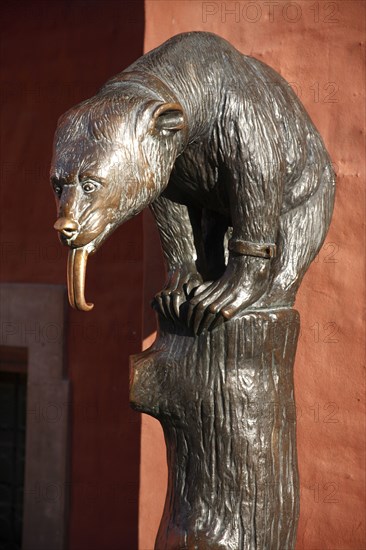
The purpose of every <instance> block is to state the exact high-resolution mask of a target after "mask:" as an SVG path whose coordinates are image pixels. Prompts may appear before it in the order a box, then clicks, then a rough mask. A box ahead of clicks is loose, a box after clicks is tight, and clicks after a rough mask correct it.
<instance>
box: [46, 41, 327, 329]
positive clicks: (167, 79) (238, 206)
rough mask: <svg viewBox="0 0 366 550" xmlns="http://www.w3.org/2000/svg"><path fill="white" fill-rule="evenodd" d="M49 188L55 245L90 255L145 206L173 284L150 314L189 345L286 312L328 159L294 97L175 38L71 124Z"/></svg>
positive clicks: (239, 62) (259, 68)
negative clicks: (251, 319)
mask: <svg viewBox="0 0 366 550" xmlns="http://www.w3.org/2000/svg"><path fill="white" fill-rule="evenodd" d="M88 181H91V182H92V185H94V186H95V189H94V190H93V191H91V192H90V191H89V192H84V190H83V185H84V187H85V182H88ZM52 182H53V185H54V187H55V188H56V191H57V194H58V197H57V203H58V212H59V216H60V217H61V218H62V219H63V220H64V223H63V224H61V225H62V227H61V228H60V227H57V229H58V230H59V231H60V232H61V235H62V237H61V238H62V240H63V242H64V243H65V244H66V245H69V246H71V247H72V248H81V247H86V249H87V251H88V253H91V252H93V251H94V250H96V249H97V248H98V247H99V246H100V244H101V243H102V242H103V240H104V239H105V238H106V237H107V236H108V235H109V234H110V233H111V232H112V231H113V229H114V228H115V227H117V226H118V225H119V224H121V223H122V222H124V221H126V220H127V219H129V218H131V217H132V216H134V215H135V214H137V213H138V212H140V211H141V210H142V209H143V208H145V207H146V206H147V205H150V207H151V209H152V211H153V213H154V215H155V218H156V221H157V224H158V227H159V231H160V235H161V241H162V246H163V251H164V255H165V258H166V261H167V268H168V273H169V276H168V281H167V284H166V287H165V288H164V289H163V291H162V292H161V293H159V294H158V295H157V296H156V299H155V305H156V308H157V309H158V310H159V311H160V312H161V313H163V314H164V315H165V316H168V317H169V316H170V317H172V318H173V319H174V318H175V319H176V318H180V320H182V321H183V322H187V319H188V322H189V323H191V324H192V326H193V327H194V330H195V332H199V331H201V330H202V329H207V328H209V327H210V326H213V325H214V324H217V323H219V322H220V321H222V320H223V319H229V318H232V317H233V316H234V315H235V314H237V313H238V312H240V311H243V310H246V309H248V308H249V309H251V310H252V309H258V308H270V307H279V306H280V307H282V306H291V305H292V304H293V302H294V299H295V294H296V291H297V289H298V287H299V284H300V282H301V279H302V277H303V275H304V273H305V271H306V270H307V268H308V266H309V264H310V263H311V261H312V260H313V258H314V257H315V255H316V254H317V252H318V250H319V248H320V246H321V244H322V243H323V240H324V237H325V235H326V232H327V229H328V225H329V222H330V217H331V213H332V208H333V196H334V174H333V170H332V166H331V162H330V159H329V157H328V154H327V152H326V150H325V147H324V144H323V142H322V140H321V138H320V136H319V133H318V132H317V130H316V129H315V127H314V125H313V123H312V122H311V120H310V118H309V116H308V115H307V113H306V112H305V110H304V108H303V106H302V105H301V103H300V101H299V100H298V98H297V97H296V95H295V94H294V92H293V91H292V89H291V87H290V86H289V85H288V84H287V83H286V81H285V80H284V79H283V78H281V77H280V76H279V75H278V74H277V73H276V72H275V71H273V70H272V69H271V68H269V67H268V66H266V65H265V64H263V63H262V62H260V61H258V60H256V59H254V58H251V57H248V56H245V55H242V54H241V53H240V52H238V51H237V50H236V49H234V48H233V47H232V46H231V45H230V44H229V43H228V42H226V41H225V40H223V39H222V38H219V37H218V36H215V35H213V34H210V33H202V32H193V33H186V34H182V35H178V36H175V37H173V38H172V39H170V40H169V41H168V42H166V43H164V44H163V45H162V46H160V47H159V48H157V49H155V50H153V51H151V52H150V53H148V54H146V55H144V56H143V57H141V58H140V59H139V60H137V61H136V62H135V63H134V64H133V65H131V66H130V67H129V68H128V69H126V70H125V71H123V72H122V73H120V74H119V75H117V76H116V77H114V78H112V79H111V80H110V81H108V82H107V83H106V84H105V85H104V86H103V88H102V89H101V90H100V91H99V92H98V94H97V95H96V96H95V97H93V98H91V99H89V100H87V101H85V102H83V103H81V104H80V105H78V106H76V107H74V108H73V109H71V110H70V111H69V112H67V113H66V114H65V115H64V116H63V117H62V118H61V119H60V122H59V125H58V129H57V132H56V138H55V152H54V158H53V163H52ZM93 182H94V183H93ZM87 188H88V184H87ZM70 223H71V224H74V225H75V224H76V226H77V229H74V230H71V232H70V230H69V229H68V224H70ZM228 231H229V236H230V235H232V238H233V239H235V240H239V241H240V240H242V241H245V243H247V242H249V243H254V245H256V244H267V243H273V244H276V245H277V256H276V258H271V259H268V258H261V257H253V256H249V255H242V254H236V253H235V252H230V253H228V252H227V236H226V235H227V234H228V233H227V232H228ZM225 236H226V237H225ZM225 258H227V262H226V260H225ZM77 263H78V265H79V264H80V262H77ZM79 278H80V277H79ZM81 279H82V277H81V278H80V280H81ZM193 288H195V292H194V296H193V295H192V294H193V293H192V292H191V291H192V289H193ZM75 294H78V289H77V288H75ZM184 302H186V310H187V311H184V308H181V307H180V306H181V305H182V304H183V303H184ZM76 307H77V304H76ZM186 315H188V317H187V316H186Z"/></svg>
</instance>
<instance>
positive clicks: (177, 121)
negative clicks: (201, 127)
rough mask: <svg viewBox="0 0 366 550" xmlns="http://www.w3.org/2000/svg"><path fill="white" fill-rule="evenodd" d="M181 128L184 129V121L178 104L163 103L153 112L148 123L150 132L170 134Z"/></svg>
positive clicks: (181, 109)
mask: <svg viewBox="0 0 366 550" xmlns="http://www.w3.org/2000/svg"><path fill="white" fill-rule="evenodd" d="M183 128H186V121H185V117H184V112H183V108H182V106H181V105H180V103H164V104H163V105H159V107H157V108H156V109H155V111H154V112H153V115H152V120H151V123H150V130H151V131H152V132H154V133H155V132H157V133H170V132H177V131H178V130H183Z"/></svg>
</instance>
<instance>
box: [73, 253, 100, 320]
mask: <svg viewBox="0 0 366 550" xmlns="http://www.w3.org/2000/svg"><path fill="white" fill-rule="evenodd" d="M87 261H88V250H87V249H86V248H85V247H81V248H73V249H72V250H70V252H69V256H68V259H67V290H68V294H69V302H70V305H71V306H72V307H73V308H75V309H79V310H81V311H90V310H91V309H93V307H94V304H89V303H87V302H86V301H85V297H84V291H85V273H86V264H87Z"/></svg>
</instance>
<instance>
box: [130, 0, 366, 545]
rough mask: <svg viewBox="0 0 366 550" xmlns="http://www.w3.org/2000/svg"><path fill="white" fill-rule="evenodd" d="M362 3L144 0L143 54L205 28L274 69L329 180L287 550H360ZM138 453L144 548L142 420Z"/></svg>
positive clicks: (156, 458)
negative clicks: (296, 104) (310, 131)
mask: <svg viewBox="0 0 366 550" xmlns="http://www.w3.org/2000/svg"><path fill="white" fill-rule="evenodd" d="M365 6H366V5H365V3H364V2H363V1H353V0H350V1H335V2H323V1H315V2H313V1H301V0H297V1H295V2H285V1H282V0H276V1H275V2H267V1H256V2H249V1H241V2H220V1H213V2H202V1H196V0H179V1H174V0H160V1H158V2H157V1H156V0H146V1H145V10H146V28H145V51H148V50H150V49H151V48H153V47H155V46H157V45H159V44H160V43H162V42H163V41H164V40H166V39H168V38H169V37H170V36H172V35H174V34H177V33H179V32H184V31H190V30H207V31H211V32H215V33H217V34H220V35H221V36H223V37H224V38H226V39H228V40H229V41H231V42H232V43H233V44H234V45H235V46H236V47H237V48H238V49H239V50H241V51H242V52H243V53H246V54H249V55H252V56H254V57H257V58H258V59H260V60H262V61H264V62H266V63H268V64H269V65H271V66H272V67H273V68H274V69H276V70H277V71H279V72H280V73H281V74H282V75H283V76H284V77H285V78H286V79H287V80H288V81H289V82H291V83H292V84H293V86H294V88H295V89H297V92H298V94H299V95H300V97H301V99H302V101H303V103H304V105H305V106H306V108H307V110H308V112H309V113H310V115H311V117H312V118H313V120H314V122H315V124H316V125H317V127H318V129H319V130H320V132H321V134H322V136H323V138H324V141H325V143H326V145H327V147H328V150H329V152H330V154H331V156H332V159H333V161H334V165H335V168H336V172H337V175H338V186H337V200H336V206H335V211H334V218H333V222H332V226H331V230H330V232H329V234H328V237H327V239H326V243H325V245H324V247H323V249H322V251H321V252H320V254H319V258H318V260H317V262H316V263H314V264H313V265H312V266H311V268H310V270H309V272H308V274H307V275H306V277H305V280H304V282H303V284H302V287H301V289H300V292H299V295H298V299H297V302H296V307H297V308H298V309H299V311H300V313H301V319H302V334H301V338H300V342H299V346H298V353H297V358H296V365H295V378H296V380H295V382H296V399H297V406H298V451H299V466H300V476H301V517H300V524H299V531H298V543H297V550H340V549H342V550H351V549H352V550H363V549H364V548H366V541H365V534H364V523H363V522H364V504H365V501H364V458H365V455H364V449H365V447H364V436H365V423H364V416H363V405H364V397H365V392H364V380H365V379H364V372H363V369H364V363H365V361H364V359H365V356H364V351H363V348H362V340H363V335H364V329H363V325H362V313H363V309H362V308H363V302H364V298H365V286H364V272H365V270H364V258H365V239H364V235H365V232H364V212H365V210H364V205H365V202H364V200H365V180H364V177H365V161H364V151H365V142H364V122H365V106H364V99H363V94H364V91H365V80H364V74H365V73H364V68H363V64H364V39H365ZM145 223H146V234H147V238H148V239H149V242H150V245H149V247H148V249H147V250H146V254H145V262H146V264H147V266H149V265H150V263H151V262H152V261H154V262H156V259H155V256H156V252H155V251H154V249H153V247H152V245H151V233H150V219H145ZM149 315H150V314H149V312H147V316H148V319H150V317H149ZM147 325H148V326H149V327H151V324H150V321H149V320H148V322H147ZM147 332H148V331H146V333H145V337H146V336H147ZM141 446H142V454H141V488H140V520H139V541H140V549H141V550H146V549H148V550H151V549H152V548H153V541H154V536H155V533H156V529H157V525H158V523H159V519H160V515H161V511H162V505H163V502H164V492H165V486H166V466H165V449H164V444H163V440H162V434H161V429H160V426H159V424H158V423H157V422H156V421H155V420H153V419H150V418H148V417H146V416H143V419H142V439H141Z"/></svg>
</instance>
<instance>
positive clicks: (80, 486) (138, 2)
mask: <svg viewBox="0 0 366 550" xmlns="http://www.w3.org/2000/svg"><path fill="white" fill-rule="evenodd" d="M2 21H3V33H2V43H1V49H2V51H1V53H2V75H1V81H2V101H1V107H2V129H1V132H2V141H1V155H2V157H1V158H2V164H1V166H0V168H1V180H2V181H1V183H2V185H1V200H2V201H3V204H4V205H6V208H4V209H3V211H2V217H1V228H0V246H1V250H0V252H1V273H0V279H1V281H5V282H26V283H54V284H65V282H66V258H67V253H66V250H63V249H62V248H61V246H60V244H59V243H58V240H57V237H56V234H55V231H54V230H53V223H54V221H55V219H56V211H55V207H54V204H53V197H52V192H51V189H50V186H49V182H48V172H49V165H50V160H51V150H52V140H53V134H54V131H55V127H56V123H57V119H58V117H59V116H60V115H61V114H62V113H64V112H65V111H66V110H67V109H69V108H70V107H72V106H73V105H75V104H77V103H79V102H80V101H82V100H84V99H86V98H88V97H90V96H91V95H93V94H95V93H96V91H97V90H98V89H99V88H100V87H101V85H102V84H104V82H105V81H106V80H107V79H108V78H110V77H111V76H113V75H114V74H116V73H118V72H120V71H121V70H123V69H124V68H126V67H127V66H128V65H129V64H131V63H132V62H133V61H134V60H135V59H137V58H138V57H139V56H140V55H142V53H143V34H144V4H143V1H142V0H131V1H129V0H124V1H123V2H115V1H113V0H107V1H104V2H103V3H102V2H99V1H90V0H88V1H79V0H76V1H74V2H68V1H66V0H59V1H57V2H43V1H31V2H25V1H22V0H21V1H19V2H16V3H10V2H9V3H4V4H3V5H2ZM142 249H143V246H142V217H141V216H139V217H138V218H135V219H134V220H132V221H131V222H128V223H127V224H126V225H124V226H122V227H121V228H120V229H119V230H117V232H116V233H115V234H114V235H113V237H112V238H111V239H110V241H108V242H107V243H105V244H104V246H103V248H102V249H101V250H100V251H99V253H97V254H96V256H95V259H94V257H93V259H92V260H91V261H90V266H89V270H88V281H87V296H90V299H94V301H95V304H96V306H95V309H94V310H93V312H91V313H90V314H84V313H80V312H75V311H70V312H69V322H68V353H67V354H66V356H67V366H68V375H69V378H70V380H71V387H72V445H71V449H72V451H71V480H70V487H66V488H61V489H62V490H64V489H65V490H66V491H69V493H70V518H69V524H70V528H69V544H68V550H101V549H102V548H103V550H115V549H116V548H128V549H129V550H133V549H134V548H137V527H138V494H139V459H140V415H139V414H137V413H135V412H133V411H131V410H130V408H129V401H128V356H129V355H130V354H133V353H136V352H138V351H140V349H141V341H142V327H141V318H142V287H143V269H142ZM31 321H32V323H31V325H32V326H29V327H28V326H27V327H25V326H24V327H21V326H19V327H17V328H16V330H19V331H20V332H21V335H22V334H23V333H24V335H25V334H27V338H38V337H39V335H40V333H42V331H43V333H44V334H46V335H47V334H48V332H47V327H42V326H40V322H39V319H37V318H36V317H35V318H34V319H32V320H31ZM45 331H46V332H45ZM49 334H50V335H51V336H50V337H52V334H53V333H52V331H50V332H49ZM39 486H40V487H41V489H42V479H40V480H39ZM39 494H40V498H42V490H40V493H39ZM44 494H46V493H44ZM34 505H35V506H37V502H36V501H35V503H34Z"/></svg>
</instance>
